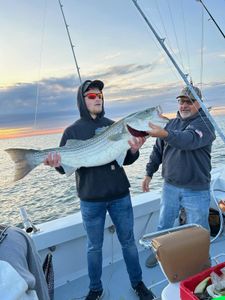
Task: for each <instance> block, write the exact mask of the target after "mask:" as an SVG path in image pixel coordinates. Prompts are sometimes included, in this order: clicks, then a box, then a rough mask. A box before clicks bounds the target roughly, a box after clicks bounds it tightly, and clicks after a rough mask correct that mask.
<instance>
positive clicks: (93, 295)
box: [85, 290, 103, 300]
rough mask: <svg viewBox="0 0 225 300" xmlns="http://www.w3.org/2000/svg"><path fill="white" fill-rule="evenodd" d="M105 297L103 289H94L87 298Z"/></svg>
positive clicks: (88, 299) (91, 299) (94, 299)
mask: <svg viewBox="0 0 225 300" xmlns="http://www.w3.org/2000/svg"><path fill="white" fill-rule="evenodd" d="M102 297H103V290H101V291H93V290H90V291H89V293H88V295H87V296H86V298H85V300H99V299H102Z"/></svg>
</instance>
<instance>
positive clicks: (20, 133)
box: [0, 127, 63, 139]
mask: <svg viewBox="0 0 225 300" xmlns="http://www.w3.org/2000/svg"><path fill="white" fill-rule="evenodd" d="M62 132H63V128H56V129H37V130H35V129H33V128H31V127H23V128H2V129H0V139H14V138H20V137H29V136H33V135H45V134H54V133H62Z"/></svg>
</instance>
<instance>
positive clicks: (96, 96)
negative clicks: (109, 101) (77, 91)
mask: <svg viewBox="0 0 225 300" xmlns="http://www.w3.org/2000/svg"><path fill="white" fill-rule="evenodd" d="M84 97H87V98H88V99H90V100H95V99H96V98H98V99H103V94H102V93H89V94H86V95H84Z"/></svg>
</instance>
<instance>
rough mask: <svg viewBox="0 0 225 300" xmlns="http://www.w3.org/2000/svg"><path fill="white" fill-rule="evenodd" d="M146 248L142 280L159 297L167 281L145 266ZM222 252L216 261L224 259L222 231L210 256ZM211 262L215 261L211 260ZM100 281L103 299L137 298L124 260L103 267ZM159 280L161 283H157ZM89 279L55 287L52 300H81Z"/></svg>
mask: <svg viewBox="0 0 225 300" xmlns="http://www.w3.org/2000/svg"><path fill="white" fill-rule="evenodd" d="M148 253H149V251H148V249H143V250H142V251H140V263H141V266H142V272H143V281H144V282H145V284H146V285H147V286H148V287H151V289H152V291H153V293H154V294H155V295H156V296H157V298H158V299H160V295H161V291H162V289H163V288H164V287H165V286H166V285H167V281H166V280H165V277H164V275H163V273H162V271H161V269H160V267H159V266H158V265H157V266H156V267H154V268H151V269H149V268H147V267H145V260H146V258H147V257H148ZM220 253H224V256H223V257H220V258H219V260H218V262H222V261H225V234H224V233H223V234H222V235H221V236H220V237H219V238H218V239H217V240H216V241H215V242H214V243H213V244H211V250H210V254H211V257H215V256H216V255H218V254H220ZM212 264H213V265H215V264H216V262H215V261H214V260H212ZM102 282H103V286H104V297H103V298H102V299H103V300H137V299H138V298H137V296H136V294H135V293H134V292H133V290H132V288H131V286H130V282H129V278H128V275H127V272H126V267H125V263H124V261H119V262H116V263H114V264H112V265H109V266H107V267H106V268H104V269H103V275H102ZM159 282H161V283H159ZM88 284H89V279H88V277H87V276H84V277H81V278H80V279H78V280H76V281H72V282H68V284H67V285H65V286H62V287H60V288H57V289H56V292H55V299H54V300H78V299H80V300H82V299H85V295H86V294H87V293H88Z"/></svg>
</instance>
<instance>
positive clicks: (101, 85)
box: [83, 80, 104, 93]
mask: <svg viewBox="0 0 225 300" xmlns="http://www.w3.org/2000/svg"><path fill="white" fill-rule="evenodd" d="M91 88H98V89H99V90H100V91H102V90H103V88H104V83H103V82H102V81H101V80H93V81H91V80H86V81H85V82H84V83H83V93H85V92H86V91H87V90H89V89H91Z"/></svg>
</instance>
